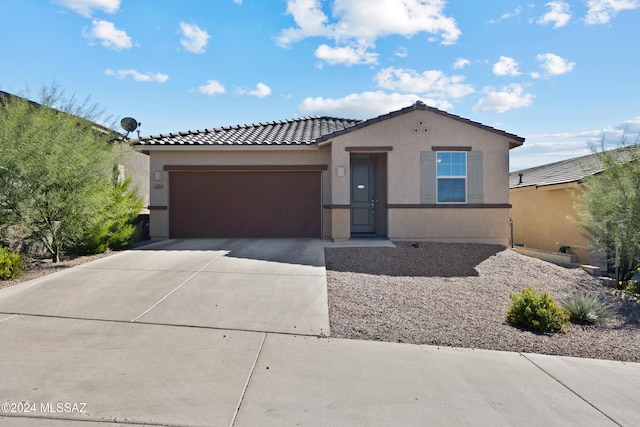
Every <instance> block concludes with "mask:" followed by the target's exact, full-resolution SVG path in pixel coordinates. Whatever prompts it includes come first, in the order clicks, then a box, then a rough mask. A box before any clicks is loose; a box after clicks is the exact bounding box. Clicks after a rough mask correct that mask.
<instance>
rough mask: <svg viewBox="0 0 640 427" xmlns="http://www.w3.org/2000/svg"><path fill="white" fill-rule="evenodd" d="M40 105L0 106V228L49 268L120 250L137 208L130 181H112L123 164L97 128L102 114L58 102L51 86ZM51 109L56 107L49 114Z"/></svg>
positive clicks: (17, 100) (17, 101)
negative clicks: (82, 255) (75, 254)
mask: <svg viewBox="0 0 640 427" xmlns="http://www.w3.org/2000/svg"><path fill="white" fill-rule="evenodd" d="M40 98H41V104H36V103H33V102H29V101H27V100H26V99H24V98H21V97H16V96H8V97H3V98H2V99H0V227H1V228H2V230H3V234H4V235H7V234H9V235H11V236H12V238H13V239H14V240H15V239H18V240H19V241H21V242H24V243H25V244H26V245H27V246H40V247H43V248H44V249H45V250H46V252H47V253H48V254H50V255H51V257H52V259H53V260H54V262H57V261H59V259H60V255H61V253H63V252H65V251H67V250H69V249H77V248H81V249H82V250H83V251H85V252H95V251H101V250H104V249H106V248H107V247H110V246H113V245H122V244H126V243H127V242H128V241H129V240H130V239H131V238H133V237H134V235H135V231H136V230H135V227H133V226H131V225H129V224H130V221H131V220H132V219H133V218H135V217H136V216H137V214H138V213H139V212H140V209H141V207H142V201H141V199H140V197H138V195H137V191H136V190H131V189H129V187H128V184H129V181H125V182H124V183H123V182H118V181H117V179H116V177H115V176H114V171H115V170H116V168H117V165H118V164H119V163H120V164H121V163H123V162H124V161H125V160H126V159H123V158H122V156H123V154H122V153H123V150H118V149H116V145H117V142H118V141H117V138H116V137H117V136H118V134H117V133H115V132H114V131H112V130H110V129H108V128H106V127H102V126H99V125H96V123H95V122H94V120H99V119H100V118H101V116H102V114H103V113H102V112H101V111H100V110H99V109H98V108H97V107H96V106H95V105H91V106H88V104H87V102H85V103H84V104H78V103H77V102H76V100H75V98H74V97H71V98H65V96H64V91H61V90H60V89H59V87H58V86H57V85H55V84H54V85H52V86H50V87H45V88H43V89H42V91H41V97H40ZM53 107H55V108H53Z"/></svg>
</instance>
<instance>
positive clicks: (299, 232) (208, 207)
mask: <svg viewBox="0 0 640 427" xmlns="http://www.w3.org/2000/svg"><path fill="white" fill-rule="evenodd" d="M169 182H170V186H169V187H170V193H169V197H170V200H169V227H170V229H169V233H170V235H171V237H182V238H194V237H320V233H321V231H320V230H321V220H322V217H321V215H322V211H321V187H320V186H321V173H320V172H319V171H304V172H300V171H292V172H171V174H170V179H169Z"/></svg>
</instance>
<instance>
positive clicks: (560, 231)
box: [511, 184, 590, 264]
mask: <svg viewBox="0 0 640 427" xmlns="http://www.w3.org/2000/svg"><path fill="white" fill-rule="evenodd" d="M575 190H576V185H575V184H569V185H566V184H565V185H551V186H544V187H535V186H529V187H524V188H514V189H512V190H511V204H512V208H511V218H512V219H513V234H514V243H516V244H524V245H526V246H527V247H530V248H534V249H544V250H546V251H555V252H557V251H558V250H559V249H560V247H561V246H571V252H573V253H575V254H576V255H577V256H578V260H579V262H580V263H583V264H589V263H590V256H589V250H588V249H587V245H588V240H587V238H586V237H584V236H583V235H582V234H581V232H580V229H579V227H578V226H577V225H576V224H575V223H573V222H572V221H571V220H570V219H568V218H569V217H573V218H575V217H576V212H575V209H574V201H575V199H574V196H573V192H574V191H575Z"/></svg>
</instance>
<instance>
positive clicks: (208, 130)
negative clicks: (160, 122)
mask: <svg viewBox="0 0 640 427" xmlns="http://www.w3.org/2000/svg"><path fill="white" fill-rule="evenodd" d="M322 119H326V120H335V121H343V122H360V120H356V119H345V118H339V117H330V116H305V117H296V118H291V119H283V120H274V121H270V122H260V123H245V124H240V125H232V126H219V127H215V128H205V129H198V130H189V131H180V132H169V133H160V134H156V135H148V136H143V137H141V138H138V139H135V140H133V144H132V145H147V144H144V141H150V140H154V139H160V138H172V137H176V136H184V135H198V134H209V133H216V132H224V131H228V130H232V129H247V128H259V127H265V126H270V125H278V124H287V123H296V122H306V121H311V120H322ZM315 142H316V141H315V140H314V141H313V143H315ZM282 145H289V144H282Z"/></svg>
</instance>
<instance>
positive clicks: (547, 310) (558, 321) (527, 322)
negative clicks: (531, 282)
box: [507, 287, 569, 332]
mask: <svg viewBox="0 0 640 427" xmlns="http://www.w3.org/2000/svg"><path fill="white" fill-rule="evenodd" d="M510 298H511V300H512V301H513V304H512V305H511V307H509V311H507V321H508V322H509V323H511V324H512V325H514V326H521V327H523V328H527V329H533V330H536V331H543V332H558V331H560V330H561V329H562V328H563V327H565V326H566V325H568V324H569V314H568V313H567V312H566V311H564V309H563V308H562V307H560V306H558V304H556V302H555V301H554V300H553V298H551V297H550V296H549V294H548V293H547V292H542V293H537V292H536V291H534V290H533V289H532V288H531V287H527V288H525V289H523V290H522V291H521V292H520V294H511V295H510Z"/></svg>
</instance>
